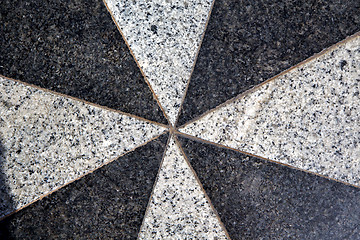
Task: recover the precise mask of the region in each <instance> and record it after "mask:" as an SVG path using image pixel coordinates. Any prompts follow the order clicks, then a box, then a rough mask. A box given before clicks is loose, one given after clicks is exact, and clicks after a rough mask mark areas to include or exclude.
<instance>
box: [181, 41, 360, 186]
mask: <svg viewBox="0 0 360 240" xmlns="http://www.w3.org/2000/svg"><path fill="white" fill-rule="evenodd" d="M359 76H360V36H359V35H358V36H355V37H353V38H351V39H349V40H348V41H347V42H345V43H341V44H339V45H338V46H336V47H334V48H333V49H332V50H330V51H328V52H326V53H324V54H323V55H322V56H319V57H317V58H315V59H312V60H311V61H309V62H307V63H305V64H303V65H301V66H299V67H297V68H295V69H293V70H291V71H289V72H288V73H286V74H285V75H282V76H279V77H278V78H276V79H274V80H272V81H270V82H268V83H266V84H264V85H262V86H259V87H258V88H256V89H254V90H253V91H252V92H250V93H248V94H246V95H244V96H240V97H239V98H238V99H236V100H234V101H232V102H229V103H228V104H226V105H224V106H221V107H219V108H218V109H215V110H214V111H211V112H210V113H208V114H207V115H204V116H203V117H201V118H200V119H199V120H197V121H195V122H192V123H190V124H188V125H186V126H185V127H184V128H183V129H180V131H181V132H184V133H187V134H190V135H193V136H196V137H199V138H202V139H206V140H208V141H211V142H215V143H219V144H223V145H226V146H229V147H232V148H235V149H239V150H242V151H245V152H248V153H251V154H255V155H257V156H261V157H264V158H268V159H271V160H275V161H279V162H282V163H286V164H290V165H292V166H295V167H298V168H301V169H305V170H309V171H312V172H315V173H319V174H323V175H326V176H329V177H331V178H335V179H338V180H340V181H345V182H348V183H351V184H355V185H358V186H360V148H359V144H360V142H359V139H360V94H359V89H360V81H359V79H360V78H359Z"/></svg>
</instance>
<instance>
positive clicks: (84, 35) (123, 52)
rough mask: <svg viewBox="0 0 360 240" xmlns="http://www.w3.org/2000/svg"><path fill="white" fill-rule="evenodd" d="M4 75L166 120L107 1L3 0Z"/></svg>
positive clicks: (0, 63)
mask: <svg viewBox="0 0 360 240" xmlns="http://www.w3.org/2000/svg"><path fill="white" fill-rule="evenodd" d="M0 22H1V24H0V74H2V75H3V76H6V77H11V78H14V79H17V80H21V81H25V82H28V83H32V84H35V85H38V86H40V87H43V88H48V89H51V90H54V91H57V92H61V93H64V94H67V95H71V96H73V97H77V98H81V99H84V100H86V101H89V102H94V103H97V104H100V105H103V106H107V107H110V108H114V109H118V110H121V111H124V112H128V113H132V114H135V115H138V116H141V117H144V118H147V119H150V120H154V121H157V122H161V123H164V124H166V123H167V121H166V119H165V117H164V115H163V112H162V111H161V109H160V108H159V106H158V105H157V102H156V100H155V98H154V96H153V94H152V92H151V90H150V88H149V86H148V85H147V84H146V82H145V79H144V77H143V76H142V74H141V71H140V69H139V68H138V66H137V65H136V62H135V60H134V58H133V57H132V56H131V54H130V51H129V49H128V47H127V46H126V44H125V42H124V40H123V39H122V37H121V34H120V33H119V31H118V29H117V28H116V25H115V23H114V22H113V21H112V19H111V15H110V14H109V12H108V11H107V10H106V6H105V4H104V3H103V1H101V0H76V1H71V0H52V1H46V2H44V1H42V0H32V1H20V0H3V1H1V7H0Z"/></svg>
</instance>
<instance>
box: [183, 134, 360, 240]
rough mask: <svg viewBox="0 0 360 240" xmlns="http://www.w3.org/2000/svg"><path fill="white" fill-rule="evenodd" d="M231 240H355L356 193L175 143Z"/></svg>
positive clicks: (205, 147)
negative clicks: (179, 147)
mask: <svg viewBox="0 0 360 240" xmlns="http://www.w3.org/2000/svg"><path fill="white" fill-rule="evenodd" d="M179 140H180V142H181V144H182V145H183V149H184V151H185V153H186V155H187V156H188V158H189V161H190V163H191V165H192V167H193V168H194V169H195V172H196V173H197V175H198V177H199V178H200V181H201V182H202V184H203V186H204V189H205V191H206V192H207V194H208V195H209V197H210V199H211V201H212V203H213V205H214V207H215V209H216V210H217V211H218V213H219V215H220V218H221V220H222V221H223V223H224V224H225V227H226V229H227V231H228V233H229V234H230V237H231V238H232V239H233V240H235V239H316V240H319V239H359V238H360V236H356V233H359V227H360V226H359V223H360V206H359V201H360V189H358V188H355V187H352V186H349V185H345V184H342V183H339V182H335V181H332V180H329V179H326V178H322V177H319V176H316V175H313V174H310V173H306V172H303V171H299V170H296V169H292V168H289V167H286V166H283V165H279V164H276V163H272V162H270V161H266V160H262V159H258V158H255V157H250V156H247V155H245V154H242V153H239V152H236V151H232V150H229V149H223V148H219V147H216V146H213V145H209V144H204V143H200V142H195V141H192V140H189V139H186V138H182V137H179Z"/></svg>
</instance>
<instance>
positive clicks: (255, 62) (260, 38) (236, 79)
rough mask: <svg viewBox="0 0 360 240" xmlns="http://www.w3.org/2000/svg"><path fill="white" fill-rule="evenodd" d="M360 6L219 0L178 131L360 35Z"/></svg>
mask: <svg viewBox="0 0 360 240" xmlns="http://www.w3.org/2000/svg"><path fill="white" fill-rule="evenodd" d="M359 8H360V2H359V1H358V0H349V1H345V2H344V1H338V0H319V1H307V0H300V1H293V0H291V1H288V0H281V1H270V0H256V1H249V0H241V1H239V0H216V1H215V4H214V8H213V11H212V13H211V17H210V21H209V25H208V27H207V29H206V33H205V37H204V41H203V43H202V46H201V49H200V53H199V57H198V60H197V62H196V66H195V70H194V73H193V74H192V77H191V80H190V85H189V89H188V92H187V96H186V98H185V102H184V105H183V109H182V111H181V115H180V119H179V124H178V126H180V125H182V124H185V123H186V122H187V121H189V120H191V119H193V118H194V117H196V116H199V115H200V114H202V113H204V112H205V111H207V110H209V109H211V108H214V107H216V106H217V105H219V104H221V103H223V102H225V101H226V100H228V99H230V98H232V97H235V96H237V95H238V94H240V93H242V92H244V91H245V90H247V89H249V88H251V87H252V86H254V85H257V84H259V83H261V82H263V81H264V80H266V79H269V78H271V77H273V76H275V75H276V74H278V73H280V72H282V71H284V70H285V69H287V68H289V67H291V66H293V65H295V64H297V63H299V62H301V61H302V60H305V59H306V58H308V57H310V56H312V55H313V54H315V53H318V52H320V51H321V50H323V49H324V48H327V47H329V46H331V45H332V44H335V43H337V42H339V41H341V40H343V39H345V38H346V36H349V35H352V34H354V33H355V32H357V31H359V30H360V11H359Z"/></svg>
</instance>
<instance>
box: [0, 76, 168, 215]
mask: <svg viewBox="0 0 360 240" xmlns="http://www.w3.org/2000/svg"><path fill="white" fill-rule="evenodd" d="M165 130H166V129H165V128H164V127H161V126H158V125H155V124H153V123H150V122H146V121H143V120H140V119H137V118H134V117H130V116H127V115H124V114H122V113H119V112H116V111H109V110H106V109H103V108H99V107H96V106H92V105H88V104H86V103H84V102H80V101H76V100H73V99H69V98H66V97H63V96H59V95H55V94H53V93H50V92H46V91H43V90H39V89H36V88H33V87H30V86H26V85H24V84H22V83H18V82H14V81H12V80H8V79H5V78H0V145H1V147H0V149H1V154H0V156H1V157H0V160H1V162H0V172H2V174H1V175H0V176H1V177H0V180H2V184H0V189H1V191H0V193H1V194H2V196H0V207H1V208H0V217H2V216H3V215H5V214H7V213H9V212H11V211H12V210H14V209H18V208H21V207H23V206H24V205H26V204H29V203H30V202H32V201H34V200H35V199H37V198H39V197H40V196H42V195H44V194H46V193H48V192H50V191H52V190H54V189H57V188H58V187H61V186H62V185H63V184H66V183H68V182H70V181H72V180H74V179H76V178H78V177H80V176H82V175H83V174H86V173H88V172H89V171H91V170H94V169H95V168H97V167H100V166H101V165H102V164H104V163H107V162H109V161H110V160H112V159H114V158H116V157H118V156H119V155H121V154H123V153H125V152H127V151H129V150H132V149H133V148H135V147H138V146H140V145H141V144H144V143H145V142H147V141H149V140H151V139H152V138H154V137H156V136H158V135H160V134H161V133H163V132H164V131H165ZM6 194H7V196H6ZM4 195H5V196H4Z"/></svg>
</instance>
